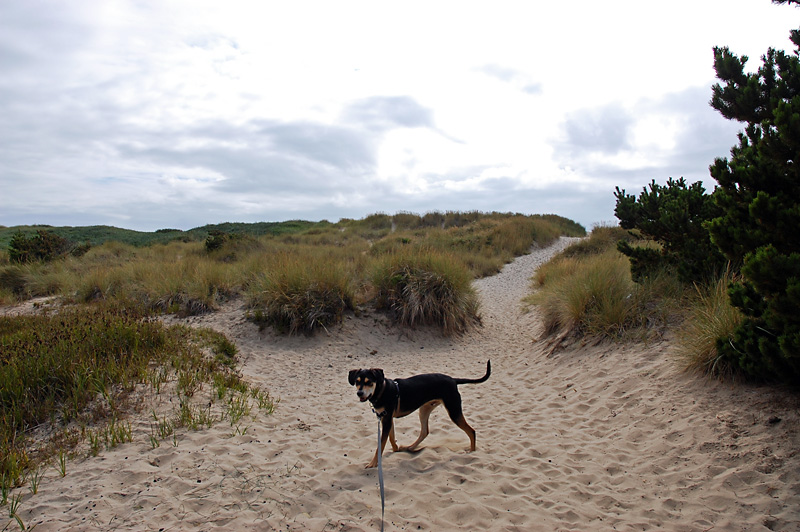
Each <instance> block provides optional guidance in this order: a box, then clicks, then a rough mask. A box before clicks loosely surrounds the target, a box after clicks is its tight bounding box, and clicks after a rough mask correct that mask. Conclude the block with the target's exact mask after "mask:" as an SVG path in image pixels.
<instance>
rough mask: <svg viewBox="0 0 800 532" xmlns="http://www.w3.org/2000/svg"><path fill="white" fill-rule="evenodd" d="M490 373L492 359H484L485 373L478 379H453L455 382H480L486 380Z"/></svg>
mask: <svg viewBox="0 0 800 532" xmlns="http://www.w3.org/2000/svg"><path fill="white" fill-rule="evenodd" d="M491 374H492V361H491V360H487V361H486V375H484V376H483V377H481V378H480V379H453V380H454V381H456V384H480V383H481V382H486V381H487V379H488V378H489V375H491Z"/></svg>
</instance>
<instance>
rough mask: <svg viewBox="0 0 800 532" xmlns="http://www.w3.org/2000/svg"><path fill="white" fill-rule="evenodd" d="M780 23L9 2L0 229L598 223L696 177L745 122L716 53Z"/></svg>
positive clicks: (476, 11) (584, 9)
mask: <svg viewBox="0 0 800 532" xmlns="http://www.w3.org/2000/svg"><path fill="white" fill-rule="evenodd" d="M762 4H763V5H762ZM790 14H791V15H794V14H796V11H794V10H793V8H791V7H787V6H772V5H769V3H767V2H763V3H758V2H753V1H752V0H740V1H736V2H731V1H723V0H709V1H707V2H690V1H688V0H681V1H678V2H673V3H670V4H653V3H642V2H635V1H633V0H615V1H612V2H606V3H597V2H592V1H589V0H577V1H575V2H569V3H551V4H531V3H529V2H515V1H500V2H495V3H493V4H491V6H490V5H489V4H485V3H476V2H448V1H444V2H435V3H431V2H417V1H411V2H406V3H403V4H402V5H393V4H385V3H379V2H372V1H358V2H351V1H343V2H333V3H332V2H312V1H301V2H284V3H273V2H270V3H261V2H258V3H257V2H248V1H245V0H231V1H230V2H225V3H224V4H220V3H218V2H211V1H195V0H192V1H189V0H185V1H174V2H156V1H145V2H133V1H128V0H117V1H114V2H108V3H100V4H98V3H96V2H90V1H88V0H86V1H81V0H79V1H77V2H68V3H63V2H55V1H32V2H3V3H0V116H3V121H2V122H0V188H1V189H2V190H3V194H2V195H0V224H4V225H14V224H21V223H52V224H68V225H78V224H90V223H91V224H95V223H124V226H125V227H131V228H137V229H147V230H152V229H157V228H159V227H181V228H188V227H193V226H197V225H202V224H205V223H212V222H216V221H226V220H230V221H257V220H278V219H285V218H298V217H300V218H308V219H320V218H327V219H332V220H335V219H338V218H339V217H343V216H344V217H362V216H364V215H366V214H369V213H371V212H376V211H384V212H393V211H395V210H416V211H425V210H433V209H440V210H444V209H451V210H468V209H480V210H501V211H505V210H511V211H520V212H557V213H559V214H563V215H565V216H570V217H573V218H575V219H577V220H578V221H580V222H582V223H584V224H586V225H589V224H591V223H592V222H595V221H603V220H610V219H611V218H612V217H613V213H612V211H613V197H612V191H613V187H614V186H615V185H617V184H619V185H620V186H627V187H628V188H630V189H635V188H638V187H639V186H643V185H644V184H646V183H647V182H649V180H650V179H657V180H665V179H666V178H667V177H669V176H670V175H672V176H680V175H685V176H686V177H687V179H689V180H696V179H707V166H708V165H709V164H710V163H711V162H712V161H713V157H715V156H719V155H726V154H727V151H728V148H729V147H730V146H731V145H733V144H734V143H735V131H736V128H737V127H738V126H737V125H735V124H729V123H728V122H726V121H725V120H723V119H722V118H721V117H719V116H718V115H717V114H716V113H715V112H714V111H713V110H711V109H710V108H709V106H708V103H707V102H708V100H709V98H710V89H709V86H710V84H711V83H712V82H713V70H712V68H711V67H712V55H711V47H712V46H714V45H730V47H731V48H732V50H734V51H735V52H737V53H741V54H747V55H749V56H750V57H753V58H757V57H759V56H760V55H761V54H762V53H763V52H765V51H766V48H767V47H768V46H770V45H772V46H776V47H779V48H789V47H790V45H789V43H788V39H787V37H788V31H789V29H790V28H792V26H793V25H794V24H793V22H792V19H791V17H789V16H788V15H790ZM756 63H757V61H754V62H753V63H752V64H751V67H752V68H755V66H756Z"/></svg>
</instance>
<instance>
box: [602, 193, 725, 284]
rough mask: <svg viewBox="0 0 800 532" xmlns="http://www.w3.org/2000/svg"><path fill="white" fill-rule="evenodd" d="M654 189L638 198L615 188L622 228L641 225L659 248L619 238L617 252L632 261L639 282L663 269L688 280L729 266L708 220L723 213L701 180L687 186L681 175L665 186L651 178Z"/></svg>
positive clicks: (616, 211) (714, 272) (639, 228)
mask: <svg viewBox="0 0 800 532" xmlns="http://www.w3.org/2000/svg"><path fill="white" fill-rule="evenodd" d="M649 187H650V190H649V191H648V190H647V189H646V188H645V189H643V190H642V192H641V193H640V194H639V197H638V198H637V197H636V196H633V195H629V194H626V193H625V191H624V190H620V189H619V187H617V189H616V192H615V193H614V196H616V198H617V204H616V207H615V209H614V214H615V215H616V217H617V218H618V219H619V221H620V225H621V226H622V227H623V228H624V229H637V230H639V231H640V232H641V234H642V235H643V236H645V237H647V238H648V239H651V240H654V241H656V242H657V243H658V244H659V245H660V248H659V249H654V248H652V247H634V246H631V245H630V244H629V243H628V242H626V241H621V242H620V244H619V250H620V251H621V252H622V253H624V254H625V255H627V256H628V257H629V258H630V259H631V273H632V274H633V278H634V279H635V280H637V281H638V280H639V279H643V278H646V277H647V276H648V275H650V274H651V273H652V272H656V271H659V270H661V269H663V268H665V267H670V268H675V269H676V271H677V273H678V276H679V277H680V279H681V280H682V281H684V282H686V283H692V282H698V281H705V280H707V279H710V278H713V277H715V276H717V275H719V273H720V272H721V271H722V270H723V269H724V268H725V264H726V263H727V260H726V259H725V257H724V256H723V255H722V253H720V251H719V249H718V248H717V246H716V245H714V244H713V243H712V242H711V236H710V234H709V232H708V229H707V228H706V224H707V223H708V222H709V221H710V220H711V219H712V218H713V217H714V216H717V215H718V213H719V209H718V207H717V205H716V204H715V203H714V201H713V200H712V198H711V196H709V195H707V194H705V189H704V188H703V184H702V182H700V181H698V182H696V183H693V184H692V185H688V186H687V184H686V181H685V180H684V179H683V178H680V179H678V180H677V181H676V180H674V179H672V178H670V179H669V180H668V181H667V186H661V185H658V184H657V183H656V182H655V181H652V182H651V183H650V185H649Z"/></svg>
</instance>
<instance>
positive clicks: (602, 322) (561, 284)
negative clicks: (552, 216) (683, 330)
mask: <svg viewBox="0 0 800 532" xmlns="http://www.w3.org/2000/svg"><path fill="white" fill-rule="evenodd" d="M626 233H627V232H625V231H623V230H621V229H619V228H608V227H601V228H595V229H594V230H593V231H592V234H591V235H590V237H589V238H588V239H586V240H583V241H581V242H579V243H577V244H575V245H573V246H570V247H569V248H567V249H566V250H564V251H563V252H562V253H560V254H559V255H558V256H556V257H555V258H554V259H553V260H551V261H550V262H549V263H547V264H545V265H544V266H542V267H541V268H539V270H537V272H536V275H535V276H534V278H533V280H532V282H533V286H532V288H533V293H532V294H531V295H530V296H528V297H527V298H526V302H527V303H529V304H534V305H538V306H539V308H540V309H541V311H542V314H543V318H544V325H545V334H547V335H553V334H556V333H558V334H567V333H574V334H579V335H589V336H598V337H607V338H626V337H635V338H641V337H647V336H650V335H652V334H654V333H655V334H657V333H659V332H661V331H663V329H664V328H665V327H666V325H667V324H668V323H670V322H671V321H673V320H674V318H675V314H676V311H677V309H678V308H679V307H680V305H681V301H682V299H683V297H684V294H685V287H682V286H681V285H680V283H679V282H678V281H677V278H676V277H675V276H674V275H672V274H671V273H670V272H668V271H664V272H660V273H658V274H656V275H652V276H651V277H650V278H648V279H646V280H643V282H640V283H634V282H633V280H632V278H631V273H630V262H629V261H628V258H627V257H625V256H624V255H622V254H621V253H619V252H618V251H617V250H616V241H617V239H619V238H625V235H626Z"/></svg>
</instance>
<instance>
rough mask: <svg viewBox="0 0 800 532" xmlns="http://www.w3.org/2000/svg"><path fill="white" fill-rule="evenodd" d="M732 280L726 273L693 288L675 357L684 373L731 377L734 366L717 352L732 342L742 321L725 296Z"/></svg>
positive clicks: (734, 277) (733, 372)
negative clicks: (719, 348) (685, 371)
mask: <svg viewBox="0 0 800 532" xmlns="http://www.w3.org/2000/svg"><path fill="white" fill-rule="evenodd" d="M735 281H736V276H735V275H734V274H733V273H731V272H730V270H727V271H725V272H724V273H723V274H722V275H721V276H720V277H719V279H716V280H714V281H712V282H711V283H709V284H707V285H705V286H695V297H693V298H692V301H691V304H690V305H689V307H688V309H687V318H686V320H685V323H684V325H683V326H682V327H681V328H680V329H679V332H678V342H677V355H678V357H679V359H680V360H681V361H682V362H683V364H684V366H685V367H686V369H687V370H689V371H696V372H700V373H704V374H707V375H711V376H716V377H723V378H729V377H733V376H735V373H736V372H735V370H734V366H733V365H732V364H731V363H730V362H729V361H727V360H725V358H724V357H722V356H720V354H719V351H718V346H719V344H720V342H723V343H724V342H731V341H732V340H733V335H734V332H735V331H736V329H737V328H738V327H739V325H740V324H741V322H742V319H743V318H744V316H743V315H742V313H741V311H740V310H739V309H737V308H736V307H734V306H733V305H731V302H730V298H729V297H728V287H729V286H730V284H731V283H732V282H735Z"/></svg>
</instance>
